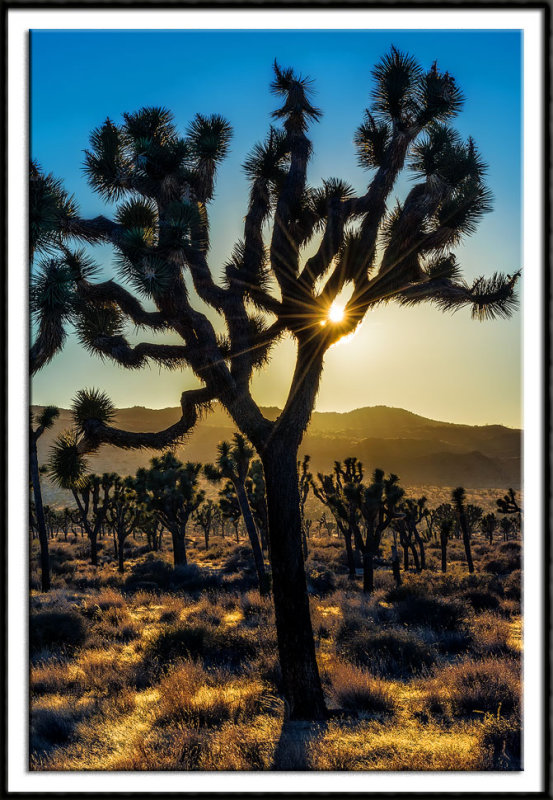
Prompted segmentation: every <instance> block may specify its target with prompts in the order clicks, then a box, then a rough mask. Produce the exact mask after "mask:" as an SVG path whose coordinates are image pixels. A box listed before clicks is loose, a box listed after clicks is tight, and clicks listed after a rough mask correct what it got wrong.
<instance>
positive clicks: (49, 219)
mask: <svg viewBox="0 0 553 800" xmlns="http://www.w3.org/2000/svg"><path fill="white" fill-rule="evenodd" d="M77 213H78V208H77V204H76V202H75V199H74V198H73V196H72V195H70V194H68V192H67V191H66V190H65V189H64V187H63V184H62V182H61V181H60V180H58V179H57V178H55V177H54V176H53V175H51V174H48V175H46V174H45V173H44V172H43V170H42V169H41V167H40V166H39V164H38V163H37V162H36V161H32V162H31V164H30V168H29V250H30V255H31V257H32V256H33V255H34V253H35V252H47V251H49V250H51V249H52V248H55V247H57V246H58V245H59V243H60V240H61V238H62V237H63V232H64V227H65V225H66V223H67V222H68V221H69V220H72V219H74V218H75V217H76V216H77Z"/></svg>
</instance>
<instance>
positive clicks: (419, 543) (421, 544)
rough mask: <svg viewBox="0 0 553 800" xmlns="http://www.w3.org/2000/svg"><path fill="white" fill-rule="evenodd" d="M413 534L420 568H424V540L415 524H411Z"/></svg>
mask: <svg viewBox="0 0 553 800" xmlns="http://www.w3.org/2000/svg"><path fill="white" fill-rule="evenodd" d="M413 535H414V537H415V541H416V543H417V546H418V548H419V552H420V569H421V570H423V569H426V554H425V552H424V542H423V540H422V537H421V535H420V533H419V532H418V530H417V528H416V526H413Z"/></svg>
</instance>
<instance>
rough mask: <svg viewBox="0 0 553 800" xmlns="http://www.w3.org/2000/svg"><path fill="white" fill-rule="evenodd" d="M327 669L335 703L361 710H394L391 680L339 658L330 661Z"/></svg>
mask: <svg viewBox="0 0 553 800" xmlns="http://www.w3.org/2000/svg"><path fill="white" fill-rule="evenodd" d="M327 670H328V674H329V678H330V682H331V685H332V689H331V692H330V697H331V700H332V704H333V705H336V706H338V707H339V708H341V709H343V710H344V711H348V712H352V713H360V714H390V713H392V712H393V711H394V699H393V694H392V691H391V689H390V686H389V684H386V683H384V681H382V680H379V679H378V678H375V677H374V676H372V675H370V674H369V673H368V672H367V670H364V669H362V668H361V667H358V666H356V665H355V664H350V663H348V662H346V661H340V660H338V659H337V660H335V661H333V662H331V663H330V664H329V665H328V667H327Z"/></svg>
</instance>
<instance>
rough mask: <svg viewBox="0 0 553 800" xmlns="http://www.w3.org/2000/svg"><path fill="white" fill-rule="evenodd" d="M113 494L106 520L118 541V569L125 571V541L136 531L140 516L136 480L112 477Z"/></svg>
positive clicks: (117, 476)
mask: <svg viewBox="0 0 553 800" xmlns="http://www.w3.org/2000/svg"><path fill="white" fill-rule="evenodd" d="M109 478H111V487H112V494H111V496H110V499H109V503H108V506H107V509H106V519H107V521H108V522H109V524H110V525H111V527H112V529H113V532H114V534H115V539H116V541H117V567H118V570H119V572H121V573H123V572H124V571H125V540H126V539H127V537H128V536H129V534H130V533H132V531H133V530H134V527H135V525H136V524H137V522H138V518H139V516H140V511H141V509H140V507H139V504H138V495H137V492H136V490H135V487H134V480H133V479H132V478H130V477H128V478H121V477H120V476H119V475H110V476H109Z"/></svg>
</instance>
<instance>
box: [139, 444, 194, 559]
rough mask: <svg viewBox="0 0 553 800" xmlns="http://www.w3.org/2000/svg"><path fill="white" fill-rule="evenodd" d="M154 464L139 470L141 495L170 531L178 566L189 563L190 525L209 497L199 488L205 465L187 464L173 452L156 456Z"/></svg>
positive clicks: (152, 461)
mask: <svg viewBox="0 0 553 800" xmlns="http://www.w3.org/2000/svg"><path fill="white" fill-rule="evenodd" d="M150 464H151V466H150V468H149V469H145V468H144V467H141V468H140V469H139V470H138V471H137V473H136V481H135V489H136V492H137V495H138V498H139V500H140V502H143V503H144V504H145V505H146V508H147V509H148V510H149V511H153V513H154V514H155V515H156V516H157V517H158V519H159V520H160V522H161V523H162V524H163V525H164V526H165V527H166V528H167V530H168V531H170V533H171V538H172V540H173V561H174V564H175V566H176V567H177V566H186V563H187V559H186V538H185V537H186V526H187V525H188V521H189V520H190V517H191V516H192V514H193V513H194V512H195V511H196V509H197V508H198V506H199V505H200V504H201V503H203V501H204V497H205V492H203V490H201V489H199V488H198V479H199V474H200V471H201V468H202V465H201V464H194V463H192V462H191V461H189V462H187V463H186V464H183V463H182V462H181V461H179V460H178V458H176V457H175V456H174V455H173V454H172V453H164V454H163V455H162V456H161V457H160V458H152V460H151V461H150Z"/></svg>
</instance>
